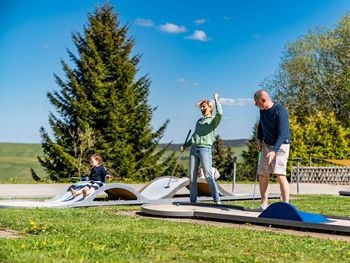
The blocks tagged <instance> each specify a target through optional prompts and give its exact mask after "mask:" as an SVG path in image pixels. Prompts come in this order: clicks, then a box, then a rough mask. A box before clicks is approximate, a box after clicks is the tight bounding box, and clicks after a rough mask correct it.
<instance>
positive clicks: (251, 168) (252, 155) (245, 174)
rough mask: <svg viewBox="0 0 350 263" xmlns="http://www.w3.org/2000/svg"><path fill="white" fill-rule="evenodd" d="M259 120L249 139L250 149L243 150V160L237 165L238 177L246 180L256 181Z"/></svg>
mask: <svg viewBox="0 0 350 263" xmlns="http://www.w3.org/2000/svg"><path fill="white" fill-rule="evenodd" d="M258 124H259V122H258V121H257V122H256V123H255V124H254V127H253V134H252V136H251V137H250V139H249V140H248V143H247V146H248V150H247V151H245V150H244V151H243V152H242V157H243V162H241V163H240V164H239V165H237V170H238V173H237V179H238V180H244V181H254V180H255V176H256V169H257V165H258V149H257V134H258Z"/></svg>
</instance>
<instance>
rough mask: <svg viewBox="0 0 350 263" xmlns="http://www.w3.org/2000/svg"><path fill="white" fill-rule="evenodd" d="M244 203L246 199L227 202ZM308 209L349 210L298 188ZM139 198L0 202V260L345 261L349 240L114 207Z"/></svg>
mask: <svg viewBox="0 0 350 263" xmlns="http://www.w3.org/2000/svg"><path fill="white" fill-rule="evenodd" d="M230 203H231V204H237V205H242V204H245V205H247V206H249V205H250V202H249V201H248V202H245V203H242V202H230ZM293 204H294V205H295V206H297V208H299V209H301V210H304V211H308V212H318V213H319V212H320V213H322V214H333V215H346V216H350V209H349V208H350V200H349V198H347V197H338V196H326V195H307V196H306V195H304V196H298V199H295V200H293ZM121 210H139V206H114V207H99V208H74V209H0V229H13V230H16V231H19V232H20V233H22V234H23V235H22V237H19V238H12V239H4V238H1V239H0V248H1V249H0V262H350V244H349V243H348V242H344V241H335V240H327V239H321V238H316V237H310V236H297V235H293V234H287V233H284V232H278V231H276V232H274V231H264V230H252V229H246V228H233V227H223V226H220V227H219V226H215V225H201V224H191V223H182V222H169V221H163V220H155V219H151V218H145V217H131V216H127V215H122V214H118V211H121Z"/></svg>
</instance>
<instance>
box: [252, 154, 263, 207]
mask: <svg viewBox="0 0 350 263" xmlns="http://www.w3.org/2000/svg"><path fill="white" fill-rule="evenodd" d="M260 158H261V152H260V151H259V152H258V164H257V167H256V173H255V182H254V190H253V199H252V204H251V208H253V204H254V200H255V189H256V185H257V183H258V176H259V163H260Z"/></svg>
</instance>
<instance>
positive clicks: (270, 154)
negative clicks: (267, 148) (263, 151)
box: [266, 151, 276, 164]
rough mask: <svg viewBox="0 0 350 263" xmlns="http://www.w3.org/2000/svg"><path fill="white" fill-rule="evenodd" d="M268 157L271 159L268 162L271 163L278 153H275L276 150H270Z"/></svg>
mask: <svg viewBox="0 0 350 263" xmlns="http://www.w3.org/2000/svg"><path fill="white" fill-rule="evenodd" d="M266 157H267V158H268V160H269V162H268V164H270V163H271V162H272V160H273V159H275V157H276V153H275V152H274V151H272V152H269V153H268V154H267V155H266Z"/></svg>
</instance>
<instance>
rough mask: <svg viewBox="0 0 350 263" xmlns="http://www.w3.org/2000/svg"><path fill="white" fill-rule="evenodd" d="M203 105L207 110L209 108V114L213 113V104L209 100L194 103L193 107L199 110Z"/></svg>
mask: <svg viewBox="0 0 350 263" xmlns="http://www.w3.org/2000/svg"><path fill="white" fill-rule="evenodd" d="M203 103H205V104H207V106H208V108H210V113H213V103H212V102H211V101H210V100H207V99H201V100H200V101H198V102H197V103H196V105H195V107H196V108H199V109H200V108H201V106H202V104H203Z"/></svg>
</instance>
